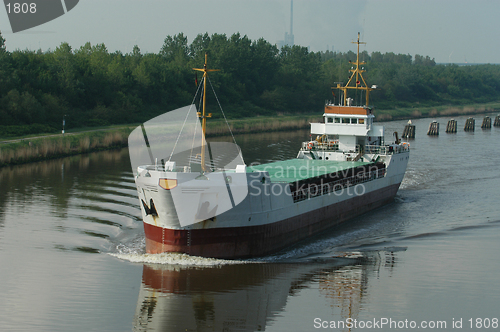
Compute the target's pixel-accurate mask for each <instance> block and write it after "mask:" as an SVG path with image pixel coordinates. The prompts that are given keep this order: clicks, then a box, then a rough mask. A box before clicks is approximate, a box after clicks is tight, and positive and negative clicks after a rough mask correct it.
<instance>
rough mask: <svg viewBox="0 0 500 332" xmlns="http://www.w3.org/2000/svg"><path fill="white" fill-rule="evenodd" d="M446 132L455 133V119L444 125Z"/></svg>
mask: <svg viewBox="0 0 500 332" xmlns="http://www.w3.org/2000/svg"><path fill="white" fill-rule="evenodd" d="M446 132H447V133H450V134H455V133H456V132H457V120H454V119H451V120H450V121H448V124H447V125H446Z"/></svg>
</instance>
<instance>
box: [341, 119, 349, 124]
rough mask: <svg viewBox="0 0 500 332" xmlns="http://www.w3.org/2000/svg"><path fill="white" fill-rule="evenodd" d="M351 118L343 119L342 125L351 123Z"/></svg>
mask: <svg viewBox="0 0 500 332" xmlns="http://www.w3.org/2000/svg"><path fill="white" fill-rule="evenodd" d="M349 120H350V119H349V118H342V123H350V121H349Z"/></svg>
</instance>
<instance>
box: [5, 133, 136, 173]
mask: <svg viewBox="0 0 500 332" xmlns="http://www.w3.org/2000/svg"><path fill="white" fill-rule="evenodd" d="M132 129H133V128H128V127H123V128H113V129H107V130H100V131H89V132H82V133H72V134H66V135H64V136H63V135H62V134H61V135H51V136H46V137H37V138H33V137H31V138H30V137H26V138H22V139H20V138H17V139H16V140H13V141H11V142H9V143H3V144H1V145H0V167H2V166H8V165H16V164H23V163H29V162H34V161H39V160H46V159H54V158H60V157H66V156H71V155H75V154H82V153H89V152H94V151H100V150H106V149H114V148H119V147H124V146H127V140H128V135H129V134H130V132H131V131H132Z"/></svg>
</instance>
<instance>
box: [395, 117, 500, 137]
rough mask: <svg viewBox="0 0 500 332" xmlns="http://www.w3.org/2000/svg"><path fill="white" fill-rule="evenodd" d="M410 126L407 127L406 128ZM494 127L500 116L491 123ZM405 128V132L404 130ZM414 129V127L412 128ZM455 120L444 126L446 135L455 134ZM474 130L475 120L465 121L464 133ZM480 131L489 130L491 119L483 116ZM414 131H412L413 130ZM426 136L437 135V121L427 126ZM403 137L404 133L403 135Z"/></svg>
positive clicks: (499, 123) (496, 125) (498, 122)
mask: <svg viewBox="0 0 500 332" xmlns="http://www.w3.org/2000/svg"><path fill="white" fill-rule="evenodd" d="M408 126H410V125H407V126H406V127H408ZM493 126H494V127H500V115H497V116H496V117H495V121H494V122H493ZM406 127H405V130H406ZM414 127H415V126H414ZM457 127H458V124H457V120H454V119H451V120H450V121H448V124H447V125H446V132H447V133H456V132H457ZM475 128H476V120H475V119H474V118H468V119H467V120H466V121H465V126H464V131H474V129H475ZM481 128H482V129H491V118H490V117H489V116H485V117H484V119H483V122H482V124H481ZM413 130H414V129H413ZM427 135H431V136H438V135H439V123H438V122H437V121H433V122H431V123H430V124H429V130H428V131H427ZM403 137H405V136H404V133H403ZM406 138H415V136H413V137H406Z"/></svg>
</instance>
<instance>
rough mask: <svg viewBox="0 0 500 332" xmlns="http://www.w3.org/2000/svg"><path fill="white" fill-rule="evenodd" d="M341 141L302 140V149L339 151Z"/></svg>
mask: <svg viewBox="0 0 500 332" xmlns="http://www.w3.org/2000/svg"><path fill="white" fill-rule="evenodd" d="M338 149H339V142H338V141H330V142H324V143H319V142H317V141H310V142H302V148H301V150H302V151H311V150H312V151H338Z"/></svg>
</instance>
